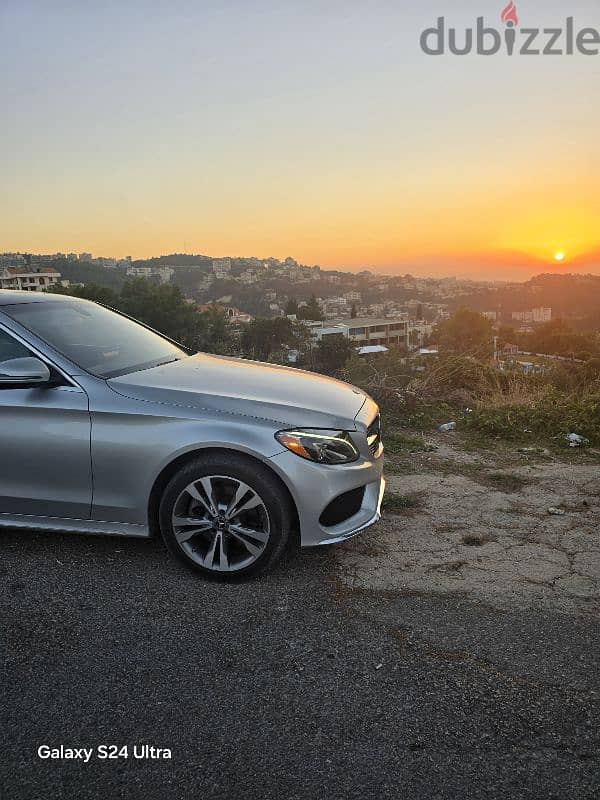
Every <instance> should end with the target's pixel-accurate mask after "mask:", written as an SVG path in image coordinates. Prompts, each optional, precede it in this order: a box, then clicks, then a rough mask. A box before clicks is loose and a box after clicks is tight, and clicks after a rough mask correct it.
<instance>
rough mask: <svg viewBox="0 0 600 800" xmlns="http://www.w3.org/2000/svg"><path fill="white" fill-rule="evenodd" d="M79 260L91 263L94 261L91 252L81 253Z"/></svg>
mask: <svg viewBox="0 0 600 800" xmlns="http://www.w3.org/2000/svg"><path fill="white" fill-rule="evenodd" d="M79 260H80V261H85V262H86V263H88V262H89V263H91V262H92V261H93V258H92V254H91V253H79Z"/></svg>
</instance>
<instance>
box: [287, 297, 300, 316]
mask: <svg viewBox="0 0 600 800" xmlns="http://www.w3.org/2000/svg"><path fill="white" fill-rule="evenodd" d="M284 313H285V315H286V317H287V316H292V315H294V314H295V315H296V316H297V315H298V301H297V300H296V298H295V297H290V299H289V300H288V301H287V303H286V304H285V312H284Z"/></svg>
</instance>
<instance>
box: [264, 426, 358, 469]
mask: <svg viewBox="0 0 600 800" xmlns="http://www.w3.org/2000/svg"><path fill="white" fill-rule="evenodd" d="M275 438H276V439H277V441H278V442H279V443H280V444H282V445H283V446H284V447H287V449H288V450H291V451H292V453H295V454H296V455H297V456H300V457H301V458H307V459H308V460H309V461H316V462H318V463H319V464H349V463H350V462H351V461H356V460H357V459H358V450H357V448H356V445H355V444H354V442H353V441H352V439H351V438H350V434H349V433H348V432H347V431H321V430H299V431H279V433H276V434H275Z"/></svg>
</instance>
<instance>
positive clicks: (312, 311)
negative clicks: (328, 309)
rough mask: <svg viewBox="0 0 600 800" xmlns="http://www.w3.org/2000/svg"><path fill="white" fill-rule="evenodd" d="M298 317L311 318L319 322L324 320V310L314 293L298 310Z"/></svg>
mask: <svg viewBox="0 0 600 800" xmlns="http://www.w3.org/2000/svg"><path fill="white" fill-rule="evenodd" d="M298 319H311V320H315V321H317V322H320V321H321V320H323V312H322V311H321V306H320V305H319V303H318V302H317V298H316V296H315V295H314V294H313V295H311V297H310V300H309V301H308V303H307V304H306V305H305V306H302V308H301V309H299V311H298Z"/></svg>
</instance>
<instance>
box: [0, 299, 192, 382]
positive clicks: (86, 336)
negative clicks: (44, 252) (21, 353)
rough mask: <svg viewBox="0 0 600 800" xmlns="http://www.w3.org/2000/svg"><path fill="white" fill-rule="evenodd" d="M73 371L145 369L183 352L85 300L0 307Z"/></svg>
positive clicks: (108, 374)
mask: <svg viewBox="0 0 600 800" xmlns="http://www.w3.org/2000/svg"><path fill="white" fill-rule="evenodd" d="M2 311H4V312H5V313H6V314H7V315H8V316H9V317H11V318H12V319H14V320H15V321H16V322H19V323H20V324H21V325H23V327H25V328H27V329H28V330H30V331H31V332H32V333H34V334H35V335H36V336H39V338H40V339H43V340H44V341H45V342H47V343H48V344H49V345H51V346H52V347H53V348H54V349H55V350H57V351H58V352H59V353H61V354H62V355H64V356H66V357H67V358H68V359H69V360H71V361H73V362H74V363H75V364H77V366H78V367H81V368H82V369H84V370H86V372H91V373H92V374H93V375H98V376H100V377H102V378H115V377H117V376H118V375H125V374H127V373H128V372H136V371H138V370H142V369H149V368H151V367H156V366H158V365H160V364H166V363H168V362H170V361H178V360H179V359H182V358H185V357H186V355H187V353H185V352H184V351H183V350H181V349H180V348H179V347H176V346H175V345H174V344H172V343H171V342H169V341H168V340H167V339H163V338H162V336H159V335H158V334H156V333H153V331H150V330H148V329H147V328H144V327H143V326H142V325H139V324H138V323H137V322H134V321H133V320H131V319H128V318H127V317H123V316H121V315H120V314H117V313H115V312H114V311H110V310H109V309H107V308H103V307H102V306H99V305H96V304H95V303H90V302H88V301H85V300H84V301H72V302H68V301H65V302H47V303H19V304H17V305H6V306H2Z"/></svg>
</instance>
